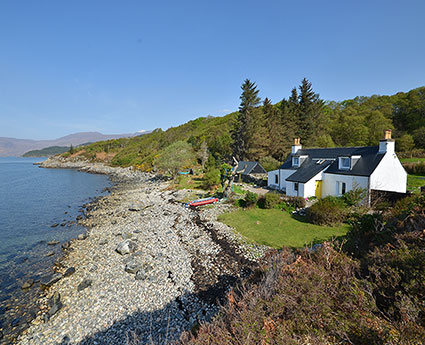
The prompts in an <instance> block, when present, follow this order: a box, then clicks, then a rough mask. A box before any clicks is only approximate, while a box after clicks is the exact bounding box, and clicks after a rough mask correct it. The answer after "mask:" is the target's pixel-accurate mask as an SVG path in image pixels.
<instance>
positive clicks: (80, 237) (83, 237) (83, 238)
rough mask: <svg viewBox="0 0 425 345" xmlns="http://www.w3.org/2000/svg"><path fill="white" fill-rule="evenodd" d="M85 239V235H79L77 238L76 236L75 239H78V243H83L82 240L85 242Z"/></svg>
mask: <svg viewBox="0 0 425 345" xmlns="http://www.w3.org/2000/svg"><path fill="white" fill-rule="evenodd" d="M86 238H87V234H79V235H78V236H77V239H79V240H80V241H83V240H85V239H86Z"/></svg>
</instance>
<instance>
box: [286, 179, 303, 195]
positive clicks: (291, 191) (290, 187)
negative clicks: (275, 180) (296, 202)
mask: <svg viewBox="0 0 425 345" xmlns="http://www.w3.org/2000/svg"><path fill="white" fill-rule="evenodd" d="M303 194H304V184H303V183H298V192H297V191H296V190H295V182H290V181H286V195H287V196H303Z"/></svg>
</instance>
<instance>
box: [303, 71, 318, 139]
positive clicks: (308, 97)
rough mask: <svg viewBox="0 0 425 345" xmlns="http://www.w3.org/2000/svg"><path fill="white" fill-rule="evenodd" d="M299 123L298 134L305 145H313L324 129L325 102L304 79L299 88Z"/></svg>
mask: <svg viewBox="0 0 425 345" xmlns="http://www.w3.org/2000/svg"><path fill="white" fill-rule="evenodd" d="M299 91H300V94H299V96H298V100H299V116H298V118H299V122H298V127H299V130H298V133H299V136H300V137H301V138H302V140H304V142H305V143H313V142H314V138H315V137H317V136H318V135H319V134H320V132H321V130H322V129H323V123H321V117H322V115H323V112H322V110H323V101H322V100H321V99H320V98H319V95H318V94H317V93H315V92H314V91H313V87H312V85H311V83H310V82H309V81H308V80H307V79H306V78H304V79H303V80H302V82H301V85H300V86H299Z"/></svg>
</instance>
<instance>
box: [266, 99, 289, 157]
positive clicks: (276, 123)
mask: <svg viewBox="0 0 425 345" xmlns="http://www.w3.org/2000/svg"><path fill="white" fill-rule="evenodd" d="M284 101H285V100H284ZM285 102H286V101H285ZM263 113H264V122H265V128H266V129H267V131H266V135H265V138H264V139H265V141H266V144H267V146H268V156H271V157H273V158H275V159H281V158H282V157H281V156H282V154H281V151H282V145H283V144H284V141H285V137H284V135H285V133H284V128H283V123H282V118H281V113H280V111H279V109H277V108H276V107H275V106H273V104H272V102H271V101H270V100H269V99H268V98H267V97H266V98H265V99H264V102H263Z"/></svg>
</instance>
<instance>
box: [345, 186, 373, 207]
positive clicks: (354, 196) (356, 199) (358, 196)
mask: <svg viewBox="0 0 425 345" xmlns="http://www.w3.org/2000/svg"><path fill="white" fill-rule="evenodd" d="M366 195H367V192H366V189H363V188H353V189H352V190H350V191H348V192H347V193H345V194H344V195H343V196H342V200H344V202H345V204H346V205H347V206H357V205H359V204H360V203H361V202H362V201H363V200H364V199H365V197H366Z"/></svg>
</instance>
